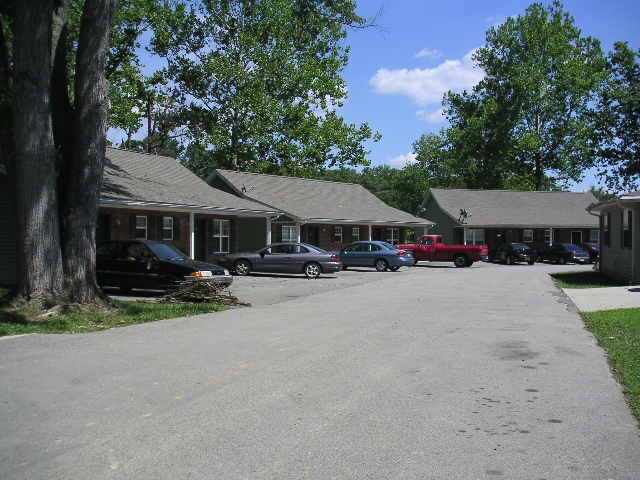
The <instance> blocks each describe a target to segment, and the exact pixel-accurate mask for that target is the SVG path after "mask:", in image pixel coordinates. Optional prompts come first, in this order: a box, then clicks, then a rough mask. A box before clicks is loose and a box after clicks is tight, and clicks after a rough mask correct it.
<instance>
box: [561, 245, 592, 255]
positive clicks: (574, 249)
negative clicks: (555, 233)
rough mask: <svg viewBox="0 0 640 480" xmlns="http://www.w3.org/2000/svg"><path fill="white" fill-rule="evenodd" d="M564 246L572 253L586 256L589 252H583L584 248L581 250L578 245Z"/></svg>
mask: <svg viewBox="0 0 640 480" xmlns="http://www.w3.org/2000/svg"><path fill="white" fill-rule="evenodd" d="M563 245H564V248H566V249H567V250H569V251H570V252H573V253H579V254H584V255H586V254H587V252H586V251H585V250H583V249H582V248H580V247H579V246H577V245H574V244H573V243H563Z"/></svg>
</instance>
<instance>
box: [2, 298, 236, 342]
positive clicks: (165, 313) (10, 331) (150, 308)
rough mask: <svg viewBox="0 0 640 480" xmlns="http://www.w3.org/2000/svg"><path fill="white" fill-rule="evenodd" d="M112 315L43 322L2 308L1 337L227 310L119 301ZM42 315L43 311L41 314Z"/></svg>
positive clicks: (215, 306)
mask: <svg viewBox="0 0 640 480" xmlns="http://www.w3.org/2000/svg"><path fill="white" fill-rule="evenodd" d="M115 307H116V308H115V309H114V310H113V311H110V312H92V311H89V310H87V311H77V312H70V313H66V314H61V315H56V316H54V317H51V318H48V319H45V320H42V319H37V320H36V319H33V318H31V317H30V315H31V314H33V313H34V312H28V311H20V310H15V309H11V308H8V307H0V336H4V335H20V334H25V333H86V332H92V331H96V330H105V329H108V328H114V327H123V326H126V325H134V324H136V323H146V322H153V321H156V320H163V319H166V318H175V317H186V316H189V315H198V314H201V313H209V312H217V311H220V310H224V308H225V307H223V306H222V305H219V304H212V303H156V302H115ZM37 313H41V312H37Z"/></svg>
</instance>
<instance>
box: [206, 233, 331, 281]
mask: <svg viewBox="0 0 640 480" xmlns="http://www.w3.org/2000/svg"><path fill="white" fill-rule="evenodd" d="M218 261H219V262H220V263H221V264H222V265H224V266H226V267H227V268H229V269H230V270H232V271H233V272H234V273H235V274H236V275H248V274H249V273H250V272H272V273H304V274H305V275H306V276H307V278H317V277H319V276H320V274H321V273H333V272H338V271H340V270H342V263H340V257H338V255H337V254H335V253H331V252H327V251H326V250H323V249H322V248H320V247H316V246H315V245H310V244H308V243H295V242H285V243H274V244H272V245H267V246H266V247H264V248H261V249H260V250H258V251H257V252H242V253H234V254H233V255H226V256H224V257H222V258H220V259H219V260H218Z"/></svg>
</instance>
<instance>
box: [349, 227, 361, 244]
mask: <svg viewBox="0 0 640 480" xmlns="http://www.w3.org/2000/svg"><path fill="white" fill-rule="evenodd" d="M351 240H352V241H354V242H357V241H358V240H360V227H352V228H351Z"/></svg>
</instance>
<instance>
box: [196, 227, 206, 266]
mask: <svg viewBox="0 0 640 480" xmlns="http://www.w3.org/2000/svg"><path fill="white" fill-rule="evenodd" d="M194 233H195V259H196V260H202V261H206V260H207V219H205V218H197V217H196V219H195V225H194Z"/></svg>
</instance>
